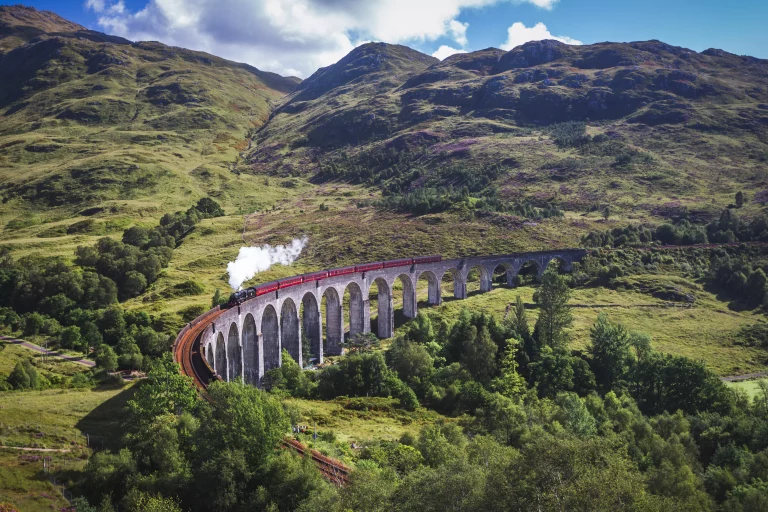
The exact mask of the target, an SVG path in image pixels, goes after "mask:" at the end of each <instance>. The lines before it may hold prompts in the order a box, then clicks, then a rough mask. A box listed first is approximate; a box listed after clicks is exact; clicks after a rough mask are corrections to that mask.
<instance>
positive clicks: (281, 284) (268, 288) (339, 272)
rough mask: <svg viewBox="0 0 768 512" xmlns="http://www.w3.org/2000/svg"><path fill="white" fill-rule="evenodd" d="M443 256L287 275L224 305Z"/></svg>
mask: <svg viewBox="0 0 768 512" xmlns="http://www.w3.org/2000/svg"><path fill="white" fill-rule="evenodd" d="M442 259H443V257H442V256H440V255H436V256H420V257H418V258H402V259H398V260H389V261H379V262H376V263H363V264H362V265H354V266H350V267H341V268H333V269H330V270H321V271H320V272H313V273H311V274H304V275H301V276H294V277H287V278H285V279H280V280H279V281H271V282H269V283H265V284H260V285H259V286H252V287H250V288H246V289H245V290H239V291H236V292H235V293H233V294H232V295H230V296H229V300H228V301H227V303H226V304H225V305H224V306H223V307H225V308H231V307H234V306H237V305H239V304H242V303H243V302H245V301H246V300H250V299H253V298H255V297H259V296H261V295H265V294H267V293H271V292H274V291H277V290H282V289H284V288H289V287H291V286H296V285H298V284H302V283H310V282H312V281H320V280H321V279H325V278H328V277H336V276H343V275H347V274H354V273H355V272H370V271H371V270H380V269H384V268H395V267H406V266H411V265H416V264H421V263H436V262H438V261H442Z"/></svg>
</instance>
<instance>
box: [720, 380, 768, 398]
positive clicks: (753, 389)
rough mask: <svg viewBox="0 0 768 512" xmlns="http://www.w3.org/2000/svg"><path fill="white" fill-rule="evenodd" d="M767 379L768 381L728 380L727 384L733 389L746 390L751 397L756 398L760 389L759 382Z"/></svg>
mask: <svg viewBox="0 0 768 512" xmlns="http://www.w3.org/2000/svg"><path fill="white" fill-rule="evenodd" d="M766 381H768V379H757V380H744V381H740V382H728V383H727V384H728V386H729V387H731V388H733V389H739V390H741V391H744V392H745V393H746V394H747V395H748V396H749V397H750V398H754V397H755V396H757V393H758V391H759V390H760V388H759V386H758V384H759V383H760V382H766Z"/></svg>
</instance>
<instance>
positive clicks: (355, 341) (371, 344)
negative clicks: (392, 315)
mask: <svg viewBox="0 0 768 512" xmlns="http://www.w3.org/2000/svg"><path fill="white" fill-rule="evenodd" d="M380 344H381V341H380V340H379V338H377V337H376V335H375V334H373V333H372V332H358V333H355V334H354V336H351V337H350V338H349V339H348V340H347V341H345V342H344V343H342V345H343V346H344V348H346V349H347V350H348V351H349V353H350V354H355V353H358V352H369V351H371V350H373V349H374V348H376V347H378V346H379V345H380Z"/></svg>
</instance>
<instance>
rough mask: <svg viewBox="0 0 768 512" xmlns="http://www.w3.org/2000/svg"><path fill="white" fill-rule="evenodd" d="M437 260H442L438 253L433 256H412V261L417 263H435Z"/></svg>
mask: <svg viewBox="0 0 768 512" xmlns="http://www.w3.org/2000/svg"><path fill="white" fill-rule="evenodd" d="M438 261H443V257H442V256H440V255H439V254H437V255H435V256H419V257H418V258H413V263H415V264H417V265H418V264H419V263H437V262H438Z"/></svg>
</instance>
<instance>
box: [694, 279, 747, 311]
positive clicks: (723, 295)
mask: <svg viewBox="0 0 768 512" xmlns="http://www.w3.org/2000/svg"><path fill="white" fill-rule="evenodd" d="M703 288H704V291H707V292H709V293H711V294H713V295H714V296H715V298H716V299H717V300H718V301H719V302H723V303H726V304H728V310H729V311H734V312H736V313H740V312H743V311H752V310H754V309H755V308H756V307H757V305H756V304H751V303H749V302H744V301H741V300H738V299H737V298H736V297H735V296H734V294H733V293H732V292H730V291H728V290H726V289H724V288H723V287H721V286H719V285H717V284H716V283H712V282H708V283H704V284H703Z"/></svg>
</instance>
